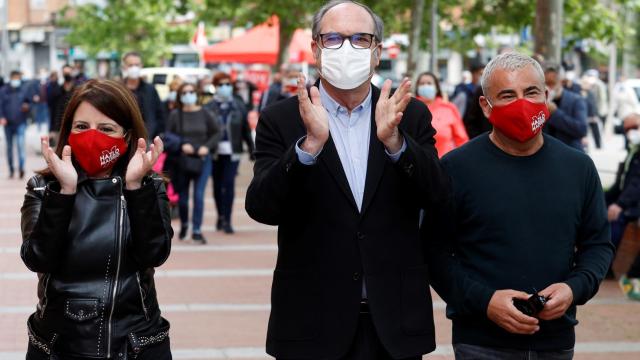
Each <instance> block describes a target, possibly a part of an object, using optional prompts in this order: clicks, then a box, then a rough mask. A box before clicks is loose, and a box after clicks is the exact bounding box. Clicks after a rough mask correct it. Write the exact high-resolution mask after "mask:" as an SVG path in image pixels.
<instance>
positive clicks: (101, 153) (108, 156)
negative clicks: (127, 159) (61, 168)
mask: <svg viewBox="0 0 640 360" xmlns="http://www.w3.org/2000/svg"><path fill="white" fill-rule="evenodd" d="M69 145H71V151H72V152H73V156H74V157H75V159H76V161H77V162H78V164H79V165H80V167H82V169H83V170H84V171H85V172H86V173H87V175H89V176H96V175H98V174H100V173H101V172H103V171H106V170H109V169H111V168H113V166H114V165H115V164H116V162H118V159H119V158H120V157H121V156H122V155H124V154H125V153H126V152H127V148H128V145H127V143H126V142H125V141H124V138H113V137H111V136H109V135H106V134H103V133H101V132H100V131H98V130H94V129H89V130H85V131H83V132H81V133H77V134H74V133H71V134H69Z"/></svg>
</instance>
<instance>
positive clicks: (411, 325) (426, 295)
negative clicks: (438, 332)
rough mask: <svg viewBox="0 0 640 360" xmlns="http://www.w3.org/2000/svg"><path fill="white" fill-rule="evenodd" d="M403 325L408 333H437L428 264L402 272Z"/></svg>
mask: <svg viewBox="0 0 640 360" xmlns="http://www.w3.org/2000/svg"><path fill="white" fill-rule="evenodd" d="M402 327H403V330H404V332H405V333H407V334H408V335H424V334H429V333H435V329H434V324H433V305H432V302H431V291H429V281H428V271H427V266H426V265H421V266H418V267H415V268H410V269H407V270H405V271H404V273H403V274H402Z"/></svg>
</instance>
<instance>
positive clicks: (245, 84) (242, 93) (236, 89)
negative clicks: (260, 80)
mask: <svg viewBox="0 0 640 360" xmlns="http://www.w3.org/2000/svg"><path fill="white" fill-rule="evenodd" d="M257 89H258V88H257V87H256V85H255V84H254V83H252V82H251V81H248V80H246V79H245V78H244V73H239V74H238V76H237V78H236V80H235V81H234V82H233V96H234V97H235V98H236V99H237V100H239V101H242V104H243V105H244V108H245V109H246V111H247V112H248V111H250V110H253V107H254V106H253V93H254V92H255V91H256V90H257Z"/></svg>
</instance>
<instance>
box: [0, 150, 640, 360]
mask: <svg viewBox="0 0 640 360" xmlns="http://www.w3.org/2000/svg"><path fill="white" fill-rule="evenodd" d="M0 146H2V147H3V146H4V144H3V143H0ZM0 156H1V158H0V199H1V201H0V360H14V359H24V350H25V348H26V341H27V336H26V324H25V322H26V318H27V316H28V314H29V313H31V312H32V311H34V310H35V304H36V276H35V274H33V273H30V272H29V271H28V270H27V269H26V267H25V266H24V265H23V264H22V262H21V260H20V256H19V247H20V242H21V235H20V215H19V212H20V206H21V204H22V199H23V195H24V186H25V183H26V179H25V180H22V181H21V180H15V179H14V180H8V179H6V174H7V170H6V160H5V158H4V148H2V149H1V150H0ZM614 157H615V155H609V154H605V155H603V159H604V160H602V163H605V164H606V163H607V162H611V161H612V160H607V159H608V158H614ZM43 165H44V162H43V161H42V160H40V159H39V158H38V157H36V156H35V155H34V154H30V155H29V158H28V163H27V168H28V170H29V171H30V172H31V171H32V170H34V169H39V168H41V167H42V166H43ZM250 166H251V164H250V163H249V162H248V161H247V160H246V159H245V160H243V163H242V166H241V168H240V176H239V178H238V189H237V197H236V203H235V210H234V225H235V227H236V230H237V233H236V234H235V235H231V236H229V235H224V234H221V233H218V232H215V231H214V230H215V229H214V227H213V226H214V224H215V220H216V215H215V210H214V206H213V201H212V197H211V187H210V186H208V188H207V191H208V194H207V196H206V199H207V200H206V205H205V211H206V213H205V223H204V224H205V226H204V234H205V236H206V237H207V239H209V244H208V245H206V246H198V245H194V244H192V243H191V242H190V241H186V242H179V241H177V239H174V244H173V252H172V255H171V257H170V259H169V261H168V262H167V263H166V264H165V265H164V266H162V267H161V268H160V269H159V270H158V273H157V277H156V283H157V287H158V296H159V301H160V304H161V306H162V309H163V314H164V316H166V317H167V318H168V319H169V321H170V322H171V324H172V330H171V340H172V347H173V350H174V358H175V359H253V360H258V359H267V358H268V357H267V356H266V355H265V354H264V343H265V332H266V326H267V319H268V315H269V307H270V306H269V298H270V294H269V290H270V286H271V280H272V278H271V276H272V272H273V267H274V265H275V258H276V251H277V247H276V229H275V228H273V227H269V226H264V225H261V224H257V223H255V222H254V221H252V220H251V219H249V217H248V216H247V214H246V213H245V211H244V195H245V191H246V187H247V185H248V183H249V181H250V178H251V175H252V170H251V167H250ZM209 185H210V184H209ZM173 225H174V229H178V227H179V224H178V223H177V222H174V223H173ZM434 299H435V310H434V311H435V319H436V329H437V343H438V344H439V347H438V349H437V350H436V352H435V353H434V354H431V355H429V356H426V357H425V359H453V356H452V350H451V346H450V340H451V336H450V331H451V326H450V323H449V321H448V320H447V319H446V318H445V316H444V304H443V303H442V301H441V300H439V298H438V297H437V296H435V297H434ZM578 318H579V320H580V325H579V326H578V327H577V339H578V345H577V349H576V357H575V358H576V359H585V360H586V359H594V360H595V359H601V360H616V359H619V360H623V359H624V360H631V359H640V303H631V302H629V301H626V300H625V299H624V298H623V297H622V296H621V293H620V291H619V290H618V288H617V284H616V283H615V282H605V283H604V284H603V286H602V289H601V291H600V293H599V294H598V295H597V297H596V299H594V301H592V302H591V303H590V304H588V305H586V306H584V307H582V308H580V309H579V314H578Z"/></svg>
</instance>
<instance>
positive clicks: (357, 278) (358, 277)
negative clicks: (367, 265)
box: [353, 272, 360, 281]
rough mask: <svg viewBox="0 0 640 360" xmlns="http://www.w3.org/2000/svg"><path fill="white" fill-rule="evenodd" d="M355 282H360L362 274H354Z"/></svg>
mask: <svg viewBox="0 0 640 360" xmlns="http://www.w3.org/2000/svg"><path fill="white" fill-rule="evenodd" d="M353 280H354V281H358V280H360V273H358V272H355V273H353Z"/></svg>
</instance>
